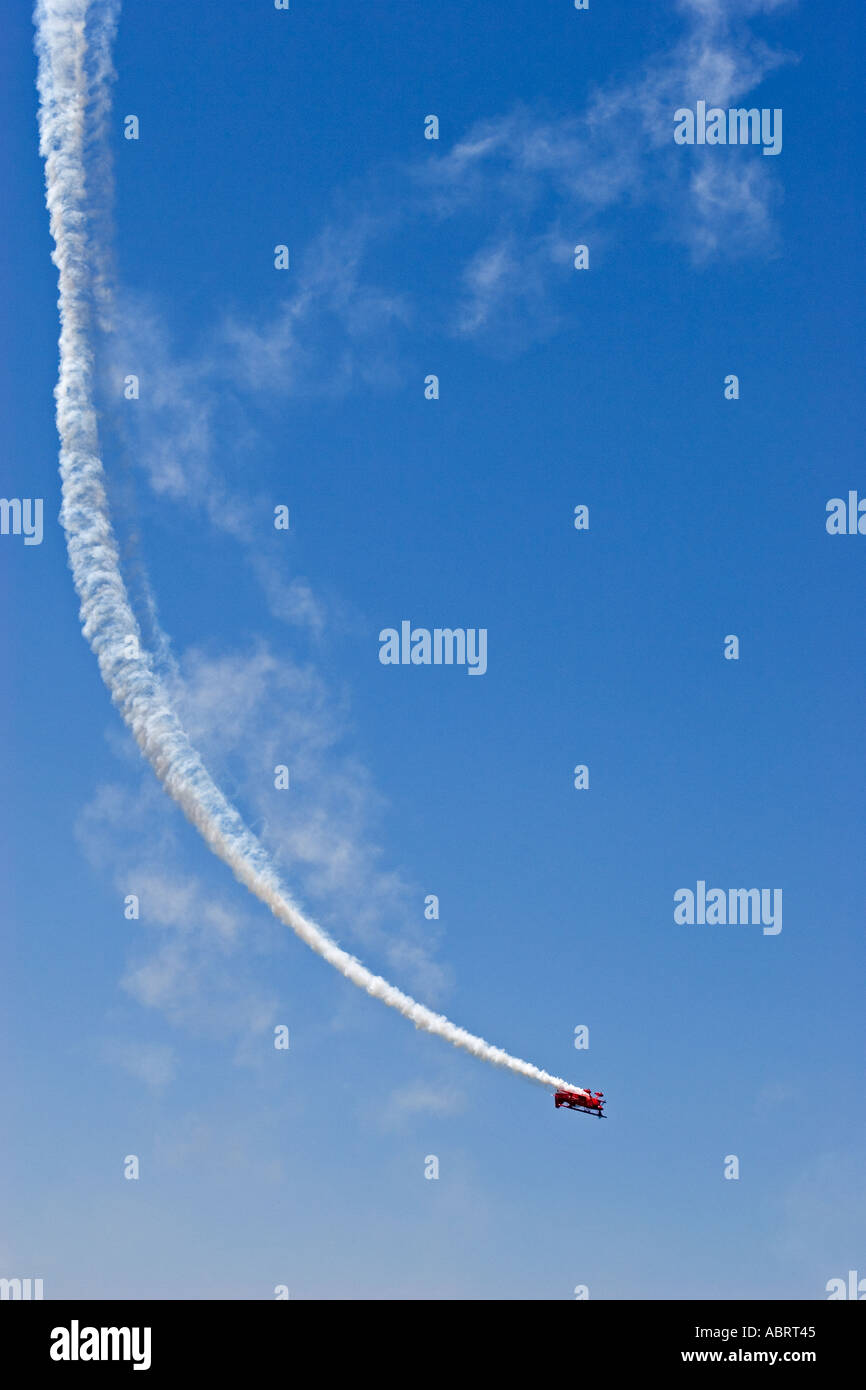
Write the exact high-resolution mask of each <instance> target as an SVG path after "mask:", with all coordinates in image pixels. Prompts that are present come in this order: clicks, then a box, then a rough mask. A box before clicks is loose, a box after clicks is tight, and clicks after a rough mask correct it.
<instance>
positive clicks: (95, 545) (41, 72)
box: [34, 0, 586, 1094]
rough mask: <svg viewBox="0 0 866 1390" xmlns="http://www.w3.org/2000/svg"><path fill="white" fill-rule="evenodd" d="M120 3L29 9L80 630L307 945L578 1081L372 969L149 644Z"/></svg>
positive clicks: (165, 767)
mask: <svg viewBox="0 0 866 1390" xmlns="http://www.w3.org/2000/svg"><path fill="white" fill-rule="evenodd" d="M117 10H118V4H117V0H105V3H101V4H98V5H94V4H93V3H92V0H37V4H36V10H35V15H34V19H35V23H36V52H37V56H38V61H39V68H38V78H37V86H38V90H39V98H40V106H39V134H40V153H41V154H42V157H43V159H44V161H45V184H46V203H47V206H48V211H49V215H50V225H51V235H52V237H53V239H54V251H53V252H52V260H53V261H54V264H55V265H56V267H57V271H58V285H59V295H58V307H59V311H60V368H59V375H58V382H57V386H56V388H55V398H56V402H57V432H58V435H59V438H60V475H61V479H62V505H61V511H60V520H61V522H62V525H63V529H64V531H65V533H66V545H67V550H68V554H69V564H70V568H71V570H72V576H73V580H74V583H75V588H76V591H77V593H78V596H79V599H80V602H81V610H80V611H81V623H82V629H83V631H84V635H85V637H86V638H87V640H88V642H89V643H90V646H91V647H92V649H93V652H94V654H95V655H96V658H97V661H98V662H99V669H100V672H101V674H102V678H103V680H104V682H105V684H106V685H107V687H108V689H109V691H110V693H111V697H112V699H113V700H114V702H115V704H116V705H117V707H118V709H119V710H120V713H121V715H122V716H123V719H124V720H125V722H126V723H127V725H128V726H129V728H130V729H131V731H132V733H133V735H134V737H135V740H136V742H137V743H138V746H139V748H140V749H141V751H142V753H143V754H144V756H145V757H146V758H147V760H148V762H149V763H150V764H151V766H152V767H153V769H154V771H155V772H156V774H157V776H158V777H159V779H160V781H161V782H162V783H163V785H164V786H165V788H166V790H167V791H168V793H169V794H170V796H172V797H173V798H174V800H175V801H176V802H177V804H178V806H180V808H181V810H182V811H183V812H184V814H185V815H186V817H187V818H188V819H189V820H190V821H191V822H192V824H193V825H194V826H195V827H196V829H197V830H198V831H199V833H200V834H201V835H202V837H203V838H204V839H205V841H206V842H207V844H208V845H209V846H210V848H211V849H212V850H213V852H214V853H215V854H217V855H218V856H219V858H220V859H222V860H223V861H224V862H225V863H226V864H227V865H228V866H229V868H230V869H231V870H232V871H233V873H234V875H235V877H236V878H237V879H239V880H240V882H241V883H243V884H244V885H245V886H246V887H247V888H248V889H249V890H250V892H251V893H254V894H255V896H256V897H257V898H259V899H261V901H262V902H263V903H265V904H266V906H267V907H269V908H270V910H271V912H272V913H273V914H274V916H275V917H277V918H278V919H279V920H280V921H281V922H284V923H285V925H286V926H289V927H291V928H292V930H293V931H294V932H296V933H297V935H298V936H300V937H301V939H302V940H303V941H305V942H306V943H307V945H308V946H310V947H311V948H312V950H314V951H315V952H317V954H318V955H320V956H322V957H323V958H324V959H325V960H326V961H328V963H329V964H330V965H333V966H334V967H335V968H336V969H337V970H339V971H340V973H341V974H342V975H345V977H346V979H348V980H351V981H352V983H353V984H355V985H357V986H358V987H359V989H363V990H366V992H367V993H368V994H370V995H372V996H373V998H374V999H381V1001H382V1002H383V1003H384V1004H388V1005H389V1006H390V1007H391V1008H393V1009H397V1010H398V1011H399V1012H400V1013H401V1014H403V1015H404V1017H405V1018H408V1019H410V1020H411V1021H412V1023H414V1024H415V1026H416V1028H422V1029H424V1030H425V1031H426V1032H429V1033H435V1034H436V1035H437V1036H438V1037H440V1038H444V1039H445V1040H446V1042H450V1043H451V1044H453V1046H454V1047H459V1048H463V1049H464V1050H465V1051H466V1052H471V1053H472V1055H473V1056H475V1057H479V1058H480V1059H481V1060H482V1061H485V1062H491V1063H492V1064H494V1065H495V1066H500V1067H505V1068H507V1069H508V1070H509V1071H512V1072H515V1073H516V1074H517V1075H519V1076H524V1077H527V1078H528V1079H529V1080H531V1081H536V1082H539V1083H540V1084H541V1085H543V1086H547V1087H552V1086H553V1087H568V1089H570V1090H573V1091H578V1092H582V1088H580V1087H577V1086H570V1085H569V1083H568V1082H565V1081H563V1080H562V1079H561V1078H560V1077H556V1076H551V1074H550V1073H549V1072H546V1071H542V1070H541V1068H539V1067H536V1066H533V1065H532V1063H531V1062H524V1061H521V1060H520V1058H518V1057H512V1056H510V1054H509V1053H507V1052H505V1051H504V1050H503V1049H502V1048H500V1047H492V1046H491V1045H490V1043H487V1042H485V1041H484V1039H483V1038H478V1037H475V1035H474V1034H472V1033H469V1032H467V1031H466V1029H465V1028H458V1027H457V1026H456V1025H455V1024H454V1023H451V1022H450V1020H449V1019H447V1018H445V1017H444V1016H443V1015H441V1014H437V1013H434V1012H433V1011H432V1010H431V1009H428V1008H426V1007H425V1006H424V1005H423V1004H419V1003H417V1001H416V1000H414V999H412V998H411V997H410V996H409V995H408V994H404V993H402V991H401V990H399V989H396V988H395V987H394V986H393V985H391V984H389V983H388V981H387V980H384V979H382V977H381V976H379V975H374V974H373V973H372V971H370V970H368V969H367V968H366V967H365V966H364V965H362V964H361V962H360V961H358V960H356V958H355V957H354V956H352V955H350V954H349V953H348V952H347V951H344V950H343V949H342V948H341V947H340V946H338V945H337V943H336V942H335V941H333V940H331V938H330V937H329V936H328V935H327V933H326V932H324V931H323V930H322V929H321V928H320V927H318V926H317V925H316V923H315V922H312V921H310V919H309V918H307V917H305V916H304V914H303V913H302V912H301V911H300V909H299V908H298V907H297V906H296V905H295V904H294V902H293V901H292V899H291V897H290V895H289V893H288V892H287V890H286V888H285V887H284V886H283V884H282V883H281V882H280V879H279V876H278V874H277V872H276V870H275V869H274V866H273V864H272V863H271V862H270V860H269V858H268V856H267V854H266V851H265V850H264V848H263V846H262V845H261V844H260V843H259V841H258V840H257V839H256V838H255V836H254V835H253V834H252V833H251V832H250V831H249V830H248V829H247V827H246V826H245V825H244V822H243V821H242V819H241V817H240V815H239V814H238V812H237V811H236V810H235V808H234V807H233V806H232V805H231V804H230V803H229V802H228V800H227V799H226V797H225V796H224V795H223V793H222V792H221V791H220V789H219V787H218V786H217V785H216V783H215V782H214V781H213V779H212V777H211V776H210V774H209V773H208V771H207V769H206V768H205V766H204V764H203V762H202V760H201V758H200V756H199V754H198V753H197V752H196V750H195V748H194V747H193V746H192V744H191V743H190V740H189V738H188V737H187V734H186V733H185V731H184V729H183V728H182V726H181V724H180V722H179V720H178V718H177V716H176V715H175V713H174V710H173V709H172V707H171V705H170V703H169V700H168V697H167V695H166V692H165V690H164V688H163V685H162V683H161V681H160V680H159V678H158V675H157V672H156V668H155V665H154V662H153V659H152V658H151V656H150V654H149V653H148V652H146V651H145V650H144V649H143V648H142V647H141V643H140V640H139V639H140V633H139V628H138V623H137V621H136V618H135V616H134V614H133V611H132V608H131V606H130V602H129V597H128V594H127V590H126V586H125V584H124V580H123V577H122V574H121V570H120V562H119V556H118V549H117V543H116V541H115V537H114V532H113V529H112V525H111V519H110V515H109V508H108V499H107V496H106V491H105V485H104V474H103V468H102V461H101V458H100V448H99V436H98V429H97V419H96V410H95V406H94V397H93V366H94V364H93V351H92V348H91V345H90V343H91V339H90V333H91V324H92V322H93V320H94V319H96V320H97V321H99V320H100V319H102V318H103V317H104V315H105V314H106V312H107V311H106V305H107V300H108V295H109V290H108V272H107V269H106V265H107V259H108V255H107V249H106V247H105V241H104V235H103V234H104V227H105V218H106V209H105V207H104V206H101V205H100V204H99V202H98V200H97V198H96V195H95V194H94V193H91V191H90V190H89V189H88V170H89V169H90V170H94V171H95V172H96V174H97V182H98V180H99V174H100V173H103V174H104V172H105V169H106V162H105V161H106V155H105V150H104V143H102V145H101V142H100V136H101V134H102V130H103V126H104V122H105V119H106V113H107V110H108V102H109V83H110V78H111V75H112V74H111V59H110V52H111V42H112V39H113V35H114V28H115V24H116V17H117ZM100 145H101V147H100ZM91 155H92V162H91ZM104 186H105V184H103V187H104ZM582 1093H583V1094H586V1093H585V1092H582Z"/></svg>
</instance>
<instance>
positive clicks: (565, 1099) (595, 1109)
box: [553, 1091, 605, 1120]
mask: <svg viewBox="0 0 866 1390" xmlns="http://www.w3.org/2000/svg"><path fill="white" fill-rule="evenodd" d="M553 1103H554V1105H555V1106H556V1108H557V1110H558V1109H559V1107H560V1106H561V1105H565V1106H566V1107H567V1108H568V1109H569V1110H582V1111H583V1113H584V1115H597V1116H598V1118H599V1119H600V1120H603V1119H604V1118H605V1114H604V1092H603V1091H596V1092H595V1095H593V1094H592V1092H591V1091H557V1092H556V1095H555V1096H554V1097H553Z"/></svg>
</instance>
